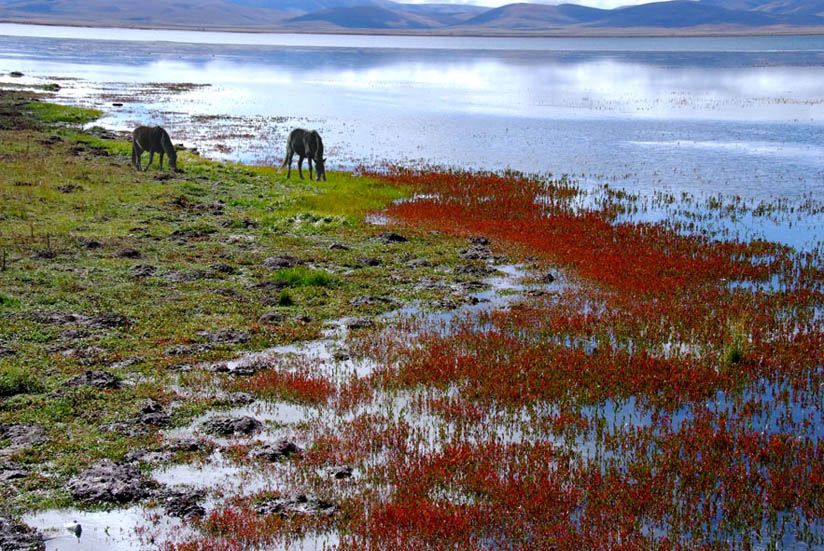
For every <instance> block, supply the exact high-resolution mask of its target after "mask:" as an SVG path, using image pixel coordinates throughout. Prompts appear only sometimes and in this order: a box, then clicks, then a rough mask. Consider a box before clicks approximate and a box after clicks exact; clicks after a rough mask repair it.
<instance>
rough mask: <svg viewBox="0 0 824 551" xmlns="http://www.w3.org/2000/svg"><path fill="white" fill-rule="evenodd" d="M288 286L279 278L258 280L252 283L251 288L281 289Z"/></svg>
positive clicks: (264, 289)
mask: <svg viewBox="0 0 824 551" xmlns="http://www.w3.org/2000/svg"><path fill="white" fill-rule="evenodd" d="M288 286H289V283H287V282H286V281H283V280H282V279H279V280H277V281H259V282H257V283H255V284H254V285H252V289H261V290H263V291H281V290H283V289H285V288H286V287H288Z"/></svg>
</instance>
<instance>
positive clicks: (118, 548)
mask: <svg viewBox="0 0 824 551" xmlns="http://www.w3.org/2000/svg"><path fill="white" fill-rule="evenodd" d="M74 521H77V522H78V523H79V524H80V526H81V528H82V532H81V534H80V538H77V537H75V536H74V534H71V533H69V531H68V530H67V529H66V528H64V526H65V525H66V524H68V523H72V522H74ZM23 522H25V523H26V524H28V525H29V526H32V527H34V528H37V529H38V530H40V531H41V532H43V536H44V538H45V539H46V551H101V550H104V549H105V550H106V551H137V550H140V549H146V546H145V544H146V543H147V542H145V541H142V537H141V534H145V533H148V532H158V531H163V532H167V531H172V530H176V529H179V527H180V526H181V522H180V521H179V520H178V519H174V518H172V517H168V516H166V515H164V514H163V512H162V511H159V510H158V511H152V510H143V509H142V508H140V507H130V508H128V509H116V510H113V511H94V512H85V511H78V510H75V509H61V510H52V511H43V512H40V513H37V514H34V515H27V516H24V517H23Z"/></svg>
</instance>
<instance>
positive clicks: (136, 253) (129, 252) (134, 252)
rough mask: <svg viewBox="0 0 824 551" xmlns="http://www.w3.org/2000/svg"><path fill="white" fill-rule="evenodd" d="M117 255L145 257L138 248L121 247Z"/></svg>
mask: <svg viewBox="0 0 824 551" xmlns="http://www.w3.org/2000/svg"><path fill="white" fill-rule="evenodd" d="M115 256H116V257H118V258H143V255H142V254H140V251H138V250H137V249H120V250H119V251H117V253H116V254H115Z"/></svg>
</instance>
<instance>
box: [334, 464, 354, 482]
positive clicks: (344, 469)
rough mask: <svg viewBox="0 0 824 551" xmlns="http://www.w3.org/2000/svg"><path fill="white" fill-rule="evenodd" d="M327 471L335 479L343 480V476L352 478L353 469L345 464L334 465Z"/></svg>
mask: <svg viewBox="0 0 824 551" xmlns="http://www.w3.org/2000/svg"><path fill="white" fill-rule="evenodd" d="M329 473H330V474H331V475H332V477H334V478H335V480H343V479H345V478H352V474H353V469H352V467H349V466H347V465H342V466H335V467H332V468H331V469H329Z"/></svg>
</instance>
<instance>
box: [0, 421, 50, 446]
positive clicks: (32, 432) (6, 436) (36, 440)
mask: <svg viewBox="0 0 824 551" xmlns="http://www.w3.org/2000/svg"><path fill="white" fill-rule="evenodd" d="M0 440H7V441H8V442H7V443H6V450H7V451H17V450H21V449H24V448H29V447H32V446H39V445H40V444H43V443H44V442H46V440H48V437H47V436H46V431H45V430H44V429H43V426H42V425H40V423H9V424H5V425H0Z"/></svg>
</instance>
